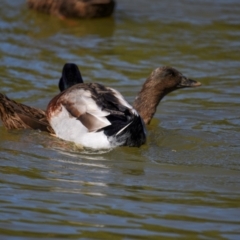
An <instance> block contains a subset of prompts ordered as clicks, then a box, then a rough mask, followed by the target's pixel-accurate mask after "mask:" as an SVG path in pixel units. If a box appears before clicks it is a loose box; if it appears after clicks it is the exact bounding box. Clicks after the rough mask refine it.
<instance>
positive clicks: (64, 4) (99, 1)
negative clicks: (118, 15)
mask: <svg viewBox="0 0 240 240" xmlns="http://www.w3.org/2000/svg"><path fill="white" fill-rule="evenodd" d="M27 4H28V7H29V8H31V9H34V10H37V11H40V12H44V13H48V14H52V15H56V16H58V17H60V18H100V17H108V16H110V15H111V14H112V13H113V11H114V7H115V1H114V0H27Z"/></svg>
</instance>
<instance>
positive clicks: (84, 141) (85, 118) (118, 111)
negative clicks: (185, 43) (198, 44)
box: [0, 65, 201, 149]
mask: <svg viewBox="0 0 240 240" xmlns="http://www.w3.org/2000/svg"><path fill="white" fill-rule="evenodd" d="M74 66H76V65H74ZM74 69H75V68H74ZM77 72H78V71H76V70H73V69H71V68H69V69H68V68H67V69H66V73H64V71H63V79H64V76H67V77H66V78H72V76H75V75H76V74H77ZM79 74H80V72H79ZM68 76H69V77H68ZM70 76H71V77H70ZM80 76H81V75H80ZM77 79H78V78H77ZM65 82H68V79H66V81H65ZM75 83H76V81H75V80H73V81H70V83H68V84H67V86H65V87H63V90H64V89H65V90H64V91H63V92H61V93H60V94H58V95H57V96H55V97H54V98H53V99H52V100H51V101H50V102H49V104H48V107H47V110H46V113H45V112H43V115H44V122H45V123H46V126H47V127H48V128H47V129H49V128H50V129H51V133H55V135H56V136H57V137H59V138H61V139H64V140H67V141H71V142H74V143H76V144H78V145H82V146H84V147H89V148H95V149H100V148H113V147H116V146H123V145H124V146H133V147H139V146H141V145H142V144H144V143H145V142H146V131H145V124H149V123H150V121H151V119H152V117H153V116H154V114H155V112H156V109H157V106H158V104H159V102H160V100H161V99H162V98H163V97H164V96H165V95H167V94H168V93H170V92H172V91H174V90H177V89H181V88H187V87H197V86H200V85H201V83H199V82H197V81H195V80H192V79H189V78H187V77H185V76H184V75H183V74H182V73H180V72H179V71H177V70H176V69H175V68H172V67H168V66H164V67H159V68H157V69H155V70H154V71H153V72H152V73H151V74H150V76H149V77H148V78H147V80H146V81H145V83H144V84H143V86H142V89H141V91H140V92H139V94H138V95H137V97H136V99H135V101H134V104H133V106H131V105H130V104H129V103H128V102H127V101H126V100H125V99H124V97H123V96H122V95H121V94H120V93H119V92H118V91H117V90H115V89H113V88H110V87H106V86H104V85H102V84H99V83H83V81H81V83H79V84H75ZM60 85H61V84H60ZM60 89H61V88H60ZM0 96H1V95H0ZM10 101H11V100H10ZM1 105H7V103H6V101H4V102H3V101H2V100H1V98H0V115H1V118H2V120H3V122H4V116H6V115H8V114H9V112H8V111H9V110H8V109H7V111H6V107H5V110H1V109H4V108H3V107H1ZM13 111H14V110H13ZM8 118H11V117H8ZM21 119H22V120H24V118H21ZM13 120H14V119H13ZM36 120H39V119H36ZM5 126H6V124H5ZM35 129H36V128H35Z"/></svg>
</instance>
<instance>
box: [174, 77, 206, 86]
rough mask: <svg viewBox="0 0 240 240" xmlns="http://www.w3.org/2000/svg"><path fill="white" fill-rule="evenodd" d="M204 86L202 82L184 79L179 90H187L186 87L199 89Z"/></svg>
mask: <svg viewBox="0 0 240 240" xmlns="http://www.w3.org/2000/svg"><path fill="white" fill-rule="evenodd" d="M201 85H202V84H201V83H200V82H197V81H195V80H193V79H190V78H186V77H183V78H182V79H181V82H180V83H179V84H178V86H177V87H178V88H185V87H199V86H201Z"/></svg>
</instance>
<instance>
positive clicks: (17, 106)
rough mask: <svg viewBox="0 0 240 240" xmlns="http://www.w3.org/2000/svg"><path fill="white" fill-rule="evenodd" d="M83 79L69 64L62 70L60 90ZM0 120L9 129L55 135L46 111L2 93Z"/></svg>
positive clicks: (73, 65) (0, 97)
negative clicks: (18, 101)
mask: <svg viewBox="0 0 240 240" xmlns="http://www.w3.org/2000/svg"><path fill="white" fill-rule="evenodd" d="M82 82H83V79H82V76H81V73H80V71H79V69H78V67H77V65H75V64H73V63H67V64H65V65H64V67H63V70H62V76H61V78H60V80H59V85H58V86H59V89H60V91H64V90H65V89H67V88H69V87H71V86H73V85H74V84H77V83H82ZM0 118H1V119H2V122H3V124H4V126H5V127H6V128H7V129H27V128H30V129H38V130H41V131H45V132H49V133H52V134H54V131H53V129H52V128H51V126H50V124H49V122H48V120H47V119H46V113H45V111H43V110H41V109H38V108H34V107H30V106H27V105H25V104H22V103H17V102H15V101H13V100H11V99H9V98H8V97H7V96H5V95H3V94H1V93H0Z"/></svg>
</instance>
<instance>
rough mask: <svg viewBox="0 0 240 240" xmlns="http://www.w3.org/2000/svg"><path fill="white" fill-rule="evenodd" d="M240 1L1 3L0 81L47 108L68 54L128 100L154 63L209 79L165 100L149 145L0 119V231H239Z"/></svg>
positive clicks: (210, 234)
mask: <svg viewBox="0 0 240 240" xmlns="http://www.w3.org/2000/svg"><path fill="white" fill-rule="evenodd" d="M239 12H240V3H239V1H237V0H232V1H220V0H219V1H216V0H214V1H210V0H206V1H191V0H186V1H183V0H181V1H178V2H175V1H165V0H163V1H158V0H151V3H150V1H143V0H132V1H126V0H121V1H120V0H119V1H118V4H117V8H116V11H115V14H114V16H113V17H111V18H106V19H95V20H60V19H58V18H56V17H53V16H48V15H44V14H41V13H37V12H34V11H30V10H28V9H27V7H26V3H25V1H23V0H18V1H16V0H15V1H7V0H3V1H2V5H1V9H0V31H1V34H0V59H1V61H0V85H1V92H3V93H5V94H7V95H8V97H10V98H13V99H15V100H17V101H19V102H22V103H25V104H28V105H31V106H35V107H39V108H43V109H45V108H46V106H47V104H48V101H49V100H50V99H51V98H52V97H53V96H54V95H56V94H57V93H58V88H57V83H58V79H59V77H60V74H61V69H62V66H63V64H64V63H65V62H75V63H76V64H77V65H78V66H79V67H80V69H81V72H82V75H83V78H84V81H86V82H90V81H96V82H100V83H103V84H106V85H108V86H111V87H114V88H116V89H118V90H119V91H120V92H121V93H122V94H123V95H124V96H125V97H126V99H127V100H128V101H129V102H133V100H134V97H135V96H136V94H137V92H138V91H139V89H140V88H141V85H142V84H143V82H144V81H145V79H146V78H147V76H148V75H149V74H150V73H151V71H152V70H153V69H155V68H156V67H158V66H162V65H171V66H174V67H176V68H177V69H179V70H180V71H181V72H183V73H184V74H185V75H186V76H188V77H191V78H193V79H196V80H198V81H200V82H202V86H201V87H200V88H196V89H185V90H179V91H176V92H174V93H171V94H170V95H169V96H167V97H166V98H165V99H163V101H162V102H161V104H160V106H159V107H158V110H157V113H156V115H155V117H154V119H153V121H152V123H151V125H150V126H149V127H148V142H147V144H146V145H145V146H142V147H141V148H127V147H119V148H116V149H114V150H112V151H109V152H102V151H99V152H98V151H97V152H89V151H86V150H85V151H81V150H78V149H76V147H74V146H73V145H72V144H69V143H66V142H64V141H61V140H58V139H56V138H53V137H51V136H49V135H48V134H45V133H42V132H38V131H30V130H26V131H23V130H22V131H7V130H5V128H4V127H3V126H2V124H1V123H0V136H1V138H0V160H1V161H0V181H1V185H0V188H1V195H0V212H1V214H0V236H1V239H27V238H30V239H60V238H66V239H68V238H69V239H77V238H78V239H79V238H81V239H94V238H102V239H159V238H161V239H236V240H237V239H240V162H239V161H240V160H239V159H240V148H239V144H240V137H239V136H240V114H239V108H240V84H239V83H240V54H239V49H240V40H239V39H240V17H239Z"/></svg>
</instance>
